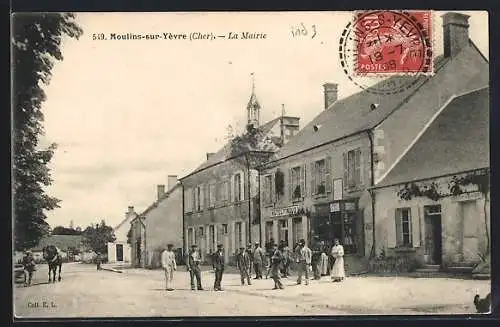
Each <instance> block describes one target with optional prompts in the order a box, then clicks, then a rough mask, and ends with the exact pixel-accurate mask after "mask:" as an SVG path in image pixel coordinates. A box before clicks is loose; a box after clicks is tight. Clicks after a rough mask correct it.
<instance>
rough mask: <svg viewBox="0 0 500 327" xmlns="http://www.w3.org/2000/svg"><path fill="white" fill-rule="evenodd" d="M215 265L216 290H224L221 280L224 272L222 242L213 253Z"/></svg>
mask: <svg viewBox="0 0 500 327" xmlns="http://www.w3.org/2000/svg"><path fill="white" fill-rule="evenodd" d="M212 262H213V267H214V270H215V282H214V290H215V291H222V288H221V285H220V283H221V281H222V274H223V273H224V248H223V246H222V244H218V245H217V251H216V252H215V253H214V254H213V261H212Z"/></svg>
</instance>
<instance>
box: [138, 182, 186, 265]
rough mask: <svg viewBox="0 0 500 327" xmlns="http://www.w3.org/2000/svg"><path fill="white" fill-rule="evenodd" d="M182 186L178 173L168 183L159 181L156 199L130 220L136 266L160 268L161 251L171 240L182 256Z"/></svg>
mask: <svg viewBox="0 0 500 327" xmlns="http://www.w3.org/2000/svg"><path fill="white" fill-rule="evenodd" d="M182 223H183V219H182V186H181V185H180V183H179V182H178V180H177V176H176V175H169V176H168V184H167V188H166V189H165V185H157V198H156V200H155V201H154V202H153V203H152V204H151V205H150V206H149V207H147V208H146V210H144V212H142V213H141V214H140V215H138V216H137V217H136V218H135V219H134V220H132V222H131V226H130V230H131V243H132V244H133V245H134V246H133V248H132V264H133V266H134V267H147V268H159V267H160V265H161V258H160V255H161V252H162V251H163V250H165V249H166V247H167V244H169V243H172V244H173V245H174V249H177V252H178V253H179V256H178V262H179V263H180V261H181V258H182V256H181V255H182V247H183V242H182V240H183V228H182Z"/></svg>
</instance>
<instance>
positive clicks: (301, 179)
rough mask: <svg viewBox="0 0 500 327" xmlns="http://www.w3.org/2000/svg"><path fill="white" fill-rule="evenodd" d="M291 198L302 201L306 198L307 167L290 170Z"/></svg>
mask: <svg viewBox="0 0 500 327" xmlns="http://www.w3.org/2000/svg"><path fill="white" fill-rule="evenodd" d="M289 185H290V186H289V187H290V189H289V191H290V198H291V199H292V200H297V199H301V198H303V197H304V196H305V193H306V192H305V186H306V185H305V166H304V167H295V168H292V169H290V181H289Z"/></svg>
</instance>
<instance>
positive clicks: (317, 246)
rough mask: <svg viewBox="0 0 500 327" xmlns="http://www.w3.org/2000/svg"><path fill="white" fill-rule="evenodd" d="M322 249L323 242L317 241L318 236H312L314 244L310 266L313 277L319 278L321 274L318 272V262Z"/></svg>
mask: <svg viewBox="0 0 500 327" xmlns="http://www.w3.org/2000/svg"><path fill="white" fill-rule="evenodd" d="M322 250H323V244H322V242H320V241H319V239H318V237H317V236H315V237H314V245H313V247H312V250H311V251H312V256H311V266H312V270H313V274H314V279H321V275H320V272H319V263H320V259H321V252H322Z"/></svg>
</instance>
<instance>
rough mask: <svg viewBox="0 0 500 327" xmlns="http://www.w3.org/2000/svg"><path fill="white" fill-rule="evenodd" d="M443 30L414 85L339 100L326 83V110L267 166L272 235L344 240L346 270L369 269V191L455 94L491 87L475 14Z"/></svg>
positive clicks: (372, 242)
mask: <svg viewBox="0 0 500 327" xmlns="http://www.w3.org/2000/svg"><path fill="white" fill-rule="evenodd" d="M443 29H444V31H445V33H444V35H445V37H444V40H443V42H444V55H441V56H438V57H437V58H436V59H435V65H434V66H435V72H434V75H432V76H422V77H420V78H418V79H415V80H412V82H413V83H414V85H413V87H411V88H407V89H405V90H401V92H396V93H394V94H391V95H379V94H376V93H374V92H370V90H364V91H362V92H359V93H356V94H353V95H351V96H348V97H346V98H344V99H338V98H337V93H338V90H337V85H336V84H333V83H327V84H325V85H324V98H325V109H324V110H323V111H322V112H321V113H320V114H319V115H318V116H317V117H316V118H314V119H313V121H312V122H311V123H309V124H308V125H306V126H305V127H304V128H303V129H302V130H301V131H300V132H299V133H298V134H297V135H296V136H295V137H294V138H293V139H292V140H290V142H288V143H287V144H286V145H285V146H283V147H282V148H281V149H280V150H279V151H278V152H277V153H276V154H275V155H274V156H273V157H272V158H271V159H270V160H269V161H268V162H267V163H265V164H264V165H263V166H262V167H261V169H260V185H261V188H260V195H261V199H262V201H261V214H262V223H261V231H262V234H263V235H264V239H265V240H270V239H273V240H274V241H281V240H283V241H288V243H289V244H295V243H296V242H297V240H299V239H301V238H303V239H305V240H307V241H308V242H309V243H311V244H312V243H313V239H314V242H316V241H323V242H324V243H325V244H327V245H331V242H332V241H333V238H338V239H339V240H340V242H341V243H342V244H343V245H344V249H345V252H346V257H345V260H346V265H347V269H348V270H349V271H351V272H352V271H354V270H357V269H361V270H364V269H366V268H367V261H368V258H369V257H372V256H375V254H376V249H377V245H376V244H377V239H378V238H379V237H380V236H379V235H378V233H377V231H376V230H375V229H376V226H375V224H374V222H375V217H374V206H375V198H374V197H373V196H372V193H370V191H369V190H370V189H371V188H372V187H373V186H376V185H377V184H378V183H380V182H381V181H382V180H384V178H385V176H387V174H388V172H390V171H391V170H392V169H393V167H394V165H395V163H396V162H397V161H398V160H400V158H401V157H402V156H403V155H404V153H405V151H407V148H408V146H410V145H411V144H412V143H413V142H414V141H415V139H416V138H417V137H418V136H419V135H420V134H421V133H422V131H423V130H425V128H426V127H427V126H428V125H429V124H430V122H432V121H433V120H434V119H435V117H436V115H437V114H438V113H439V111H440V110H441V109H442V108H443V106H444V105H446V104H447V103H448V102H449V101H450V99H451V98H453V97H455V96H456V95H457V94H462V93H464V92H468V91H471V90H474V89H477V88H481V87H484V86H485V85H488V74H489V73H488V72H489V68H488V62H487V60H486V59H485V58H484V56H483V55H482V54H481V53H480V52H479V50H478V49H477V47H476V46H475V45H474V44H473V42H472V41H471V40H470V39H469V37H468V16H466V15H463V14H459V13H448V14H446V15H444V16H443ZM452 46H453V49H450V47H452ZM412 78H414V77H408V76H404V77H401V76H396V77H390V78H388V79H387V80H385V81H383V82H382V83H389V84H390V83H392V82H394V83H402V82H404V81H405V79H408V81H410V79H412ZM374 88H377V85H375V86H374Z"/></svg>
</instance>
